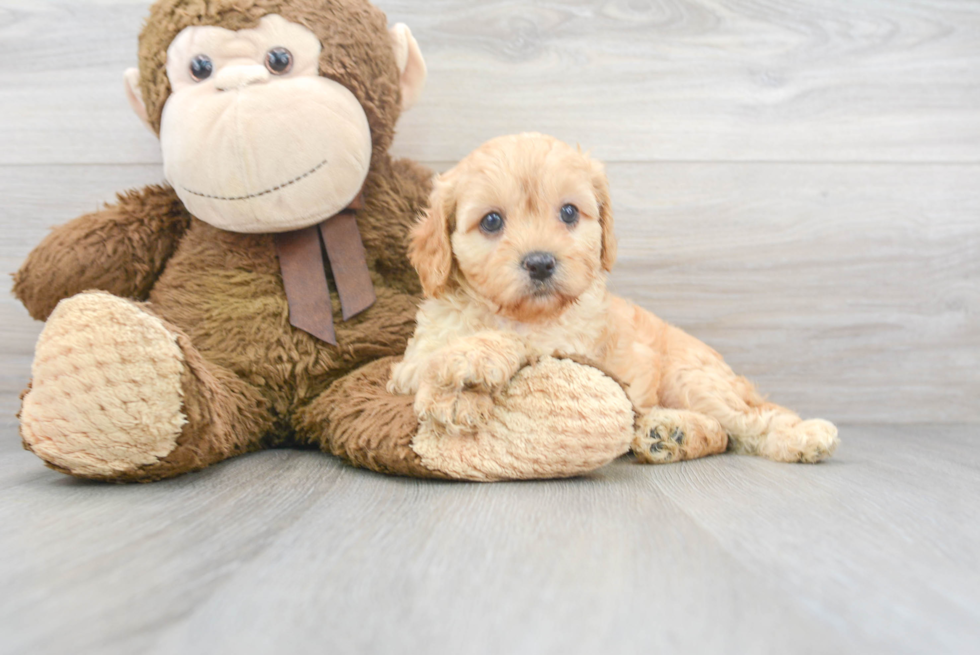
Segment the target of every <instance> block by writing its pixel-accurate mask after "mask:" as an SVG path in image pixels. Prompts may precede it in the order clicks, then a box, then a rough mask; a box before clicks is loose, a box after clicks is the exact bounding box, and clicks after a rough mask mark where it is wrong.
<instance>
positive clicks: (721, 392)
mask: <svg viewBox="0 0 980 655" xmlns="http://www.w3.org/2000/svg"><path fill="white" fill-rule="evenodd" d="M665 381H666V382H667V383H668V384H667V389H668V393H665V394H664V404H665V405H669V406H671V407H674V406H678V405H680V406H683V407H687V408H690V409H692V410H694V411H697V412H702V413H704V414H708V415H709V416H712V417H714V418H715V419H717V420H718V422H719V423H721V425H722V427H723V428H724V429H725V430H726V431H727V432H728V435H729V438H730V439H731V446H732V449H733V450H735V452H738V453H742V454H746V455H759V456H762V457H765V458H767V459H772V460H776V461H779V462H806V463H813V462H819V461H821V460H823V459H826V458H827V457H829V456H830V455H832V454H833V452H834V450H835V449H836V448H837V444H838V438H837V428H836V427H834V425H833V424H832V423H830V422H829V421H824V420H820V419H813V420H809V421H804V420H802V419H801V418H800V417H799V415H798V414H796V413H795V412H793V411H791V410H789V409H786V408H785V407H780V406H779V405H776V404H773V403H769V402H766V401H765V400H764V399H763V398H762V397H761V396H760V395H759V393H758V392H757V391H756V390H755V387H754V386H753V385H752V383H751V382H749V381H748V380H746V379H745V378H743V377H739V376H736V375H735V374H734V373H733V372H732V370H731V369H730V368H729V367H728V366H727V365H726V364H725V363H724V362H722V361H721V360H720V359H719V360H718V361H717V363H710V364H706V363H704V362H703V361H702V362H700V363H699V365H698V366H693V367H689V368H688V367H685V368H681V369H679V370H675V371H673V372H672V374H671V375H670V377H669V378H668V379H667V380H665Z"/></svg>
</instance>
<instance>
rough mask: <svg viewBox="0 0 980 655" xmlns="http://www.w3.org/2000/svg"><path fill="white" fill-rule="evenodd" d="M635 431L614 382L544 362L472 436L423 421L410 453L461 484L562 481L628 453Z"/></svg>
mask: <svg viewBox="0 0 980 655" xmlns="http://www.w3.org/2000/svg"><path fill="white" fill-rule="evenodd" d="M632 428H633V405H632V404H631V403H630V401H629V398H627V396H626V393H625V392H624V391H623V389H622V388H621V387H620V386H619V384H618V383H617V382H616V381H615V380H613V379H612V378H610V377H608V376H606V375H604V374H602V373H601V372H599V371H598V370H597V369H595V368H592V367H588V366H583V365H581V364H577V363H575V362H573V361H570V360H562V359H555V358H552V357H546V358H544V359H542V360H541V361H540V362H538V363H537V364H536V365H534V366H531V367H527V368H524V369H522V370H521V371H520V372H519V373H518V374H517V375H516V376H515V378H514V379H513V380H512V381H511V383H510V385H509V386H508V387H506V389H505V391H504V392H503V393H502V394H501V395H500V396H499V397H498V398H496V401H495V404H494V406H493V408H492V410H491V417H490V420H489V422H488V423H487V424H486V425H485V426H482V427H480V428H479V429H478V430H477V431H476V432H475V433H474V434H463V435H450V434H447V433H446V432H445V430H444V428H443V427H442V426H440V425H438V424H435V423H433V422H431V421H424V422H423V423H422V425H421V426H420V428H419V432H418V434H417V435H416V437H415V439H414V440H413V442H412V449H413V450H414V451H415V452H416V453H418V455H419V457H420V458H421V461H422V464H423V465H424V466H426V467H428V468H430V469H435V470H439V471H443V472H446V473H449V474H450V475H451V476H452V477H457V478H464V479H468V480H486V481H491V480H513V479H533V478H560V477H569V476H573V475H580V474H582V473H586V472H588V471H592V470H594V469H596V468H598V467H600V466H603V465H604V464H607V463H609V462H611V461H612V460H613V459H615V458H617V457H619V456H620V455H623V454H625V453H626V452H627V451H628V450H629V442H630V438H631V436H632Z"/></svg>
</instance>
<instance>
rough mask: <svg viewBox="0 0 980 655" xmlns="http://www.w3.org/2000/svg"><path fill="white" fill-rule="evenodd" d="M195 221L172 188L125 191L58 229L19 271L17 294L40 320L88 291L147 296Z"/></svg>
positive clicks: (15, 285) (136, 297)
mask: <svg viewBox="0 0 980 655" xmlns="http://www.w3.org/2000/svg"><path fill="white" fill-rule="evenodd" d="M190 220H191V218H190V214H188V213H187V210H186V209H184V205H183V204H182V203H181V202H180V200H179V199H178V198H177V194H176V193H174V191H173V189H171V188H170V187H163V186H148V187H146V188H144V189H142V190H139V191H130V192H128V193H125V194H120V195H119V202H118V203H117V204H115V205H108V206H106V208H105V209H103V210H101V211H97V212H94V213H92V214H86V215H84V216H81V217H80V218H76V219H75V220H73V221H71V222H70V223H67V224H65V225H62V226H61V227H58V228H55V229H54V230H53V231H52V232H51V233H50V234H49V235H48V236H47V237H46V238H45V239H44V240H43V241H42V242H41V244H40V245H38V246H37V247H36V248H35V249H34V251H33V252H31V254H30V255H28V257H27V260H26V261H25V262H24V264H23V265H22V266H21V267H20V270H19V271H17V273H16V274H15V275H14V294H15V295H16V296H17V297H18V298H19V299H20V300H21V302H23V303H24V306H25V307H26V308H27V311H28V312H29V313H30V314H31V316H33V317H34V318H35V319H37V320H39V321H45V320H47V318H48V316H49V315H50V314H51V312H52V311H54V308H55V305H57V304H58V302H60V301H61V300H63V299H65V298H69V297H71V296H74V295H76V294H78V293H81V292H82V291H88V290H100V291H107V292H109V293H112V294H115V295H117V296H122V297H126V298H135V299H137V300H145V299H146V297H147V296H148V294H149V293H150V289H152V288H153V284H154V283H155V282H156V280H157V278H158V277H159V276H160V273H161V272H163V267H164V266H165V265H166V263H167V260H169V259H170V257H171V255H173V253H174V251H175V250H176V248H177V244H178V243H179V242H180V239H181V237H182V236H183V235H184V232H185V231H186V230H187V227H188V226H189V225H190Z"/></svg>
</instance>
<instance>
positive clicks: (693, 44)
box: [0, 0, 980, 164]
mask: <svg viewBox="0 0 980 655" xmlns="http://www.w3.org/2000/svg"><path fill="white" fill-rule="evenodd" d="M148 4H149V3H148V2H145V1H139V0H99V1H97V2H96V1H95V0H85V1H82V2H79V1H74V2H65V1H64V0H61V1H52V0H30V1H29V2H28V1H26V0H20V1H17V2H6V3H5V4H4V6H3V7H2V8H0V12H2V13H0V54H2V55H3V57H4V61H5V62H6V65H5V66H4V67H3V70H0V142H2V143H3V144H4V147H3V148H2V149H0V163H8V164H24V163H150V162H156V161H158V160H159V153H158V152H157V149H156V147H155V144H154V140H153V137H152V136H151V135H150V134H149V133H148V132H147V131H146V130H145V128H143V126H142V125H141V124H140V123H139V121H138V120H137V119H136V118H135V117H133V116H131V115H130V112H129V109H128V105H127V104H126V101H125V99H124V97H123V92H122V84H121V73H122V71H123V69H124V68H126V67H128V66H132V65H134V63H135V60H136V59H135V57H136V36H137V33H138V31H139V26H140V23H141V21H142V19H143V17H144V14H145V7H146V6H147V5H148ZM378 5H379V6H380V7H382V8H383V9H385V10H387V12H388V13H389V16H390V18H391V20H392V21H396V20H399V21H405V22H407V23H408V24H409V25H410V26H411V27H412V28H413V30H414V32H415V33H416V35H417V36H418V39H419V42H420V44H421V46H422V48H423V50H424V52H425V53H426V55H427V59H428V62H429V66H430V70H431V75H430V83H429V85H428V88H427V90H426V92H425V94H424V96H423V99H422V101H421V103H420V105H419V106H418V107H417V108H416V109H415V110H414V111H412V112H411V113H409V114H408V115H406V117H405V119H404V122H403V125H402V128H401V135H400V138H399V140H398V145H397V150H398V151H399V152H401V153H403V154H406V155H410V156H413V157H415V158H417V159H423V160H429V161H455V160H458V159H459V158H461V157H462V156H463V155H465V154H466V153H467V152H468V151H469V150H471V149H472V148H473V147H475V146H477V145H478V144H479V143H481V142H482V141H484V140H486V139H487V138H490V137H493V136H497V135H500V134H505V133H511V132H519V131H525V130H532V129H533V130H540V131H544V132H550V133H554V134H555V135H556V136H559V137H560V138H563V139H565V140H568V141H579V142H581V143H583V144H588V145H589V146H590V147H592V148H594V149H595V151H596V152H597V154H599V155H600V156H601V157H603V158H604V159H607V160H610V161H650V160H657V161H698V160H724V161H733V160H738V161H751V160H780V161H783V160H789V161H814V160H817V161H856V160H858V161H893V162H894V161H932V162H935V161H955V162H978V161H980V120H978V119H977V115H978V110H980V51H978V49H977V47H976V43H977V42H978V40H980V5H978V4H977V3H975V2H971V1H970V0H944V1H943V2H941V3H936V2H933V1H931V0H913V1H909V2H902V3H896V2H889V1H888V0H863V1H862V2H850V1H848V0H827V1H821V2H817V1H815V0H805V1H804V0H801V1H798V2H792V3H786V2H782V1H781V0H759V1H756V2H742V3H731V2H724V1H723V0H676V1H671V2H633V1H628V0H614V1H611V2H610V1H606V0H566V1H564V2H555V1H552V0H535V1H534V2H511V1H509V0H490V1H487V2H478V3H474V2H470V1H468V0H437V1H434V2H426V3H419V2H414V1H412V0H379V2H378Z"/></svg>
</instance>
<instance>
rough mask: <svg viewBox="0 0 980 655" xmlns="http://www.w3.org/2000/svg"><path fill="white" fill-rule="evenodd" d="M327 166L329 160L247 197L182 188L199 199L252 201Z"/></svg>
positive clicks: (303, 178) (301, 179)
mask: <svg viewBox="0 0 980 655" xmlns="http://www.w3.org/2000/svg"><path fill="white" fill-rule="evenodd" d="M326 165H327V160H326V159H324V160H323V161H321V162H320V163H319V164H317V165H316V166H314V167H313V168H311V169H310V170H308V171H306V172H305V173H303V174H302V175H300V176H299V177H294V178H293V179H291V180H289V181H288V182H283V183H282V184H279V185H277V186H274V187H272V188H271V189H266V190H265V191H260V192H258V193H250V194H248V195H247V196H215V195H211V194H210V193H200V192H198V191H194V190H193V189H188V188H187V187H185V186H183V185H181V188H182V189H183V190H184V191H186V192H187V193H189V194H191V195H194V196H198V197H201V198H208V199H210V200H251V199H252V198H260V197H262V196H267V195H269V194H270V193H275V192H276V191H281V190H283V189H285V188H286V187H290V186H292V185H294V184H296V183H297V182H302V181H303V180H305V179H306V178H308V177H309V176H311V175H313V174H314V173H316V172H317V171H318V170H320V169H321V168H323V167H324V166H326Z"/></svg>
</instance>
